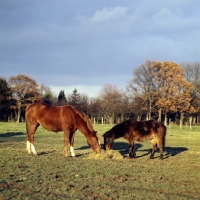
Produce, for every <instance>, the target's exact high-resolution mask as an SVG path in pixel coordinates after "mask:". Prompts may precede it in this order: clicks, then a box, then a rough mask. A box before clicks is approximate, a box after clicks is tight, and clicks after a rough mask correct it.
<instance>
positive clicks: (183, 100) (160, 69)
mask: <svg viewBox="0 0 200 200" xmlns="http://www.w3.org/2000/svg"><path fill="white" fill-rule="evenodd" d="M155 70H156V71H157V74H156V75H155V79H156V80H157V85H158V87H157V88H158V100H157V102H156V106H157V107H158V110H159V112H160V114H161V112H162V113H163V114H164V115H165V125H166V124H167V114H168V113H172V112H177V111H178V112H180V113H181V117H180V125H181V124H182V122H183V116H184V113H185V112H187V111H189V110H190V108H191V106H190V101H191V96H190V90H191V89H192V85H191V84H190V83H189V82H187V81H185V79H184V77H183V72H182V69H181V67H180V66H179V64H177V63H174V62H168V61H165V62H163V63H160V64H158V65H155Z"/></svg>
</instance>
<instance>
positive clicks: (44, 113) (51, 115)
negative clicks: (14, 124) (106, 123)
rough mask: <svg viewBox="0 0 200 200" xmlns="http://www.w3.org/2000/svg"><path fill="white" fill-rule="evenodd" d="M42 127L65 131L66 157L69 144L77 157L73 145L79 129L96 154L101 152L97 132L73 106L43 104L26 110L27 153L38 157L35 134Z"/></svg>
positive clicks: (34, 105) (49, 129)
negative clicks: (34, 143)
mask: <svg viewBox="0 0 200 200" xmlns="http://www.w3.org/2000/svg"><path fill="white" fill-rule="evenodd" d="M39 125H41V126H42V127H43V128H45V129H46V130H48V131H53V132H58V131H64V155H65V156H67V144H68V140H69V143H70V152H71V155H72V156H75V154H74V149H73V144H74V134H75V131H76V130H77V129H79V130H80V131H81V132H82V133H83V134H84V135H85V137H86V139H87V143H88V145H89V146H90V147H91V148H92V150H93V151H94V152H100V149H101V148H100V144H99V140H98V137H97V135H96V131H95V130H94V129H93V126H92V124H91V122H90V120H89V119H88V117H87V116H86V115H85V114H83V113H82V112H80V111H78V110H76V109H75V108H74V107H72V106H51V105H46V104H43V103H34V104H32V105H30V106H28V107H27V108H26V134H27V151H28V153H29V154H31V153H33V154H35V155H37V152H36V150H35V147H34V145H33V141H34V133H35V131H36V130H37V128H38V126H39Z"/></svg>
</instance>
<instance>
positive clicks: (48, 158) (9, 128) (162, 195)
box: [0, 123, 200, 200]
mask: <svg viewBox="0 0 200 200" xmlns="http://www.w3.org/2000/svg"><path fill="white" fill-rule="evenodd" d="M94 127H95V129H96V130H97V131H98V135H99V138H100V140H101V143H103V138H102V135H103V133H104V132H105V131H106V130H108V129H110V128H111V127H112V125H95V126H94ZM25 144H26V135H25V124H24V123H20V124H17V123H0V199H1V200H4V199H6V200H7V199H13V200H14V199H27V200H28V199H103V200H106V199H145V200H146V199H173V200H175V199H181V200H182V199H200V127H197V126H196V127H193V129H192V130H190V129H186V128H185V127H183V128H182V129H181V130H180V129H179V127H175V126H174V127H172V128H171V129H168V130H167V137H166V152H165V159H163V160H160V159H159V158H158V157H159V152H157V153H156V155H155V157H156V158H155V159H150V158H149V150H150V149H151V144H150V142H149V141H147V142H144V143H136V147H137V158H134V159H128V158H127V156H128V148H127V147H128V146H127V143H126V141H125V140H124V139H123V138H121V139H118V140H115V144H114V146H113V149H114V150H115V151H117V150H118V151H119V152H120V153H121V154H122V155H123V156H124V157H125V158H124V159H119V160H115V159H104V160H102V159H91V158H89V156H88V155H89V154H90V153H91V152H92V150H91V149H90V148H89V147H88V145H87V142H86V138H85V137H84V135H83V134H82V133H80V132H78V131H77V133H76V136H75V146H74V147H75V153H76V157H74V158H73V157H70V156H69V157H67V158H65V157H64V156H63V154H62V150H63V133H61V132H60V133H52V132H48V131H46V130H44V129H43V128H41V127H39V128H38V130H37V132H36V134H35V147H36V150H37V152H38V154H39V155H38V156H33V155H28V154H27V152H26V149H25Z"/></svg>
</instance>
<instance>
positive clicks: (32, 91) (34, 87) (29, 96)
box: [8, 74, 39, 122]
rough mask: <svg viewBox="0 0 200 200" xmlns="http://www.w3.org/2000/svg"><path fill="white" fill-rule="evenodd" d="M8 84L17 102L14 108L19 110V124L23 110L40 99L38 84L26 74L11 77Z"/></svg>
mask: <svg viewBox="0 0 200 200" xmlns="http://www.w3.org/2000/svg"><path fill="white" fill-rule="evenodd" d="M8 83H9V86H10V88H11V90H12V95H13V98H14V99H16V101H17V104H16V106H15V107H14V108H16V110H17V122H19V121H20V115H21V109H22V108H23V107H26V106H27V104H30V102H34V101H35V100H36V99H39V90H38V84H37V83H36V81H35V80H33V79H32V78H30V77H28V76H26V75H24V74H19V75H17V76H11V77H10V78H9V80H8Z"/></svg>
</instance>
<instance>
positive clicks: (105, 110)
mask: <svg viewBox="0 0 200 200" xmlns="http://www.w3.org/2000/svg"><path fill="white" fill-rule="evenodd" d="M99 98H100V102H101V113H102V115H103V116H104V118H105V119H106V120H107V121H108V122H109V123H110V124H113V123H114V122H115V118H116V116H117V115H118V114H120V113H121V112H120V111H121V110H122V106H123V94H122V92H121V91H120V90H118V89H117V87H116V86H113V85H110V84H107V85H104V86H103V87H102V89H101V92H100V96H99Z"/></svg>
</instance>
